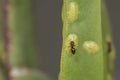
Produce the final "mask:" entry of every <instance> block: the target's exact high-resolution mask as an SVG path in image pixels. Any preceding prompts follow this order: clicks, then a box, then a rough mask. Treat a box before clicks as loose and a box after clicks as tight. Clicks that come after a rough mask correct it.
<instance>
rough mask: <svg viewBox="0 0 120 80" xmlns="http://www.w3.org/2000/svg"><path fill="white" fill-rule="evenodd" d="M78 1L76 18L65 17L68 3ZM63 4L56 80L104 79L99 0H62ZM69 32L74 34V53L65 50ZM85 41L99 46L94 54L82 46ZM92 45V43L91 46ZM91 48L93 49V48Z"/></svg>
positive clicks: (105, 76)
mask: <svg viewBox="0 0 120 80" xmlns="http://www.w3.org/2000/svg"><path fill="white" fill-rule="evenodd" d="M71 2H76V3H78V6H79V11H80V13H79V15H78V19H76V20H75V21H74V22H70V21H69V20H68V18H67V10H68V5H69V4H70V3H71ZM63 3H64V6H63V13H62V18H63V48H62V55H61V67H60V76H59V80H106V79H107V74H106V73H107V71H106V70H105V69H106V65H105V62H104V61H105V57H104V56H105V54H104V53H103V41H102V25H101V0H64V2H63ZM70 34H76V35H77V37H78V48H76V53H75V54H74V55H72V54H71V52H68V51H66V46H65V43H66V38H67V37H68V36H69V35H70ZM86 41H93V42H95V43H96V44H97V46H98V47H99V50H98V51H97V52H95V53H94V54H92V53H89V52H87V51H86V50H85V49H84V48H83V44H84V43H85V42H86ZM93 47H94V46H93ZM93 50H94V49H93Z"/></svg>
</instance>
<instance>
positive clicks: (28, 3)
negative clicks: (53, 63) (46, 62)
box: [9, 0, 38, 68]
mask: <svg viewBox="0 0 120 80" xmlns="http://www.w3.org/2000/svg"><path fill="white" fill-rule="evenodd" d="M34 21H35V20H34V6H33V0H10V11H9V25H10V30H11V34H12V35H11V37H12V43H11V44H12V45H11V64H12V66H13V67H29V68H36V67H38V57H37V55H38V54H37V45H36V32H35V22H34Z"/></svg>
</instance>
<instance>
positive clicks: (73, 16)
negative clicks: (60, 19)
mask: <svg viewBox="0 0 120 80" xmlns="http://www.w3.org/2000/svg"><path fill="white" fill-rule="evenodd" d="M79 11H80V10H79V5H78V3H77V2H70V4H69V5H68V9H67V19H68V20H69V21H70V22H74V21H75V20H77V19H78V15H79Z"/></svg>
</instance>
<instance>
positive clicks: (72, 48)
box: [70, 41, 76, 54]
mask: <svg viewBox="0 0 120 80" xmlns="http://www.w3.org/2000/svg"><path fill="white" fill-rule="evenodd" d="M70 47H71V52H72V54H75V52H76V49H75V43H74V41H71V42H70Z"/></svg>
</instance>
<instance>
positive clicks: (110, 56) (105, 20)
mask: <svg viewBox="0 0 120 80" xmlns="http://www.w3.org/2000/svg"><path fill="white" fill-rule="evenodd" d="M110 26H111V25H110V22H109V17H108V13H107V9H106V4H105V1H104V0H103V1H102V30H103V42H104V50H105V52H104V53H105V54H107V62H108V76H110V77H113V74H114V60H115V48H114V43H113V41H112V35H111V29H110ZM108 80H109V79H108Z"/></svg>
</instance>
